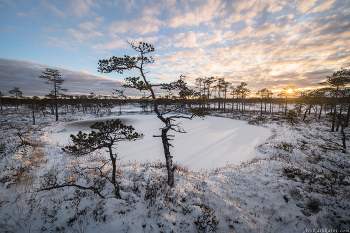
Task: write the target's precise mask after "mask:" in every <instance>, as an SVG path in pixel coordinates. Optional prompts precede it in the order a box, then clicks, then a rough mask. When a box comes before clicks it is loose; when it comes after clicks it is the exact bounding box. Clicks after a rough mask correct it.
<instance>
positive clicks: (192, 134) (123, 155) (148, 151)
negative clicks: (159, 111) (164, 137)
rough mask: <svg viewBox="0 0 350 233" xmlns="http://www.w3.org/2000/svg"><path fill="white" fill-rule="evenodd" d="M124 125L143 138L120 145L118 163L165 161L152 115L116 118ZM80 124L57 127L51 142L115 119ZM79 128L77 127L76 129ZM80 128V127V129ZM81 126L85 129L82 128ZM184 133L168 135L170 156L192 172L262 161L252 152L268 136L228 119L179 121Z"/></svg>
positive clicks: (259, 129)
mask: <svg viewBox="0 0 350 233" xmlns="http://www.w3.org/2000/svg"><path fill="white" fill-rule="evenodd" d="M118 118H119V119H121V120H122V121H123V122H124V124H127V125H128V124H131V125H133V127H134V128H135V131H136V132H139V133H142V134H144V138H143V139H142V140H137V141H135V142H134V141H132V142H121V143H120V144H119V145H118V155H119V158H120V161H123V162H125V161H137V162H147V161H149V162H157V161H164V153H163V147H162V142H161V138H160V137H153V135H159V134H160V130H159V129H160V128H161V127H162V126H163V125H162V124H163V123H162V122H161V121H160V120H159V119H158V118H157V117H156V116H155V115H129V116H119V117H118ZM87 119H89V120H82V121H78V122H75V123H67V124H62V125H59V126H56V127H55V128H52V129H51V130H52V131H53V132H55V133H53V134H52V135H51V136H50V138H51V139H52V140H54V141H57V142H59V143H60V144H61V145H62V146H64V145H67V144H68V143H69V141H68V139H69V135H70V134H74V135H75V134H77V133H78V131H79V130H82V131H83V132H85V133H89V132H90V131H91V129H90V128H89V127H88V125H89V124H93V123H94V122H96V121H101V120H108V119H116V117H110V118H102V119H94V120H91V118H87ZM84 123H85V124H84ZM77 126H78V127H77ZM79 126H80V127H79ZM81 126H84V127H81ZM180 126H181V127H182V128H183V129H185V131H186V132H187V133H177V132H170V133H169V134H170V135H174V136H175V137H172V139H174V141H172V142H171V144H172V145H173V146H174V147H173V148H171V153H172V155H173V156H174V162H175V163H176V164H178V165H181V166H187V167H189V168H190V169H192V170H195V171H200V170H211V169H214V168H216V167H220V166H224V165H226V164H234V165H239V164H240V163H241V162H244V161H247V160H251V159H253V158H255V157H264V155H263V154H262V153H260V152H259V151H258V150H256V149H255V146H257V145H259V144H261V143H263V142H264V141H266V139H268V137H269V136H270V135H271V132H270V130H269V129H267V128H263V127H258V126H254V125H248V124H247V123H246V122H244V121H238V120H232V119H227V118H217V117H205V118H194V119H192V120H182V121H181V125H180Z"/></svg>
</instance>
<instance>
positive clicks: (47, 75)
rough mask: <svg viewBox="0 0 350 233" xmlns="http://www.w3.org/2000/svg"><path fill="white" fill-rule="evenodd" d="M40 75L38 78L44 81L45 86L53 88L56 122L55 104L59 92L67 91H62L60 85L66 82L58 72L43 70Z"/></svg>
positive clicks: (49, 69)
mask: <svg viewBox="0 0 350 233" xmlns="http://www.w3.org/2000/svg"><path fill="white" fill-rule="evenodd" d="M42 73H43V74H42V75H40V76H39V78H42V79H45V84H49V85H51V86H52V87H53V90H51V92H52V94H53V96H54V98H55V109H56V111H55V113H56V121H58V104H57V97H58V96H59V94H60V91H67V90H68V89H63V88H62V84H63V83H64V82H65V81H66V80H64V79H63V78H62V77H61V75H60V71H59V70H55V69H51V68H45V71H42Z"/></svg>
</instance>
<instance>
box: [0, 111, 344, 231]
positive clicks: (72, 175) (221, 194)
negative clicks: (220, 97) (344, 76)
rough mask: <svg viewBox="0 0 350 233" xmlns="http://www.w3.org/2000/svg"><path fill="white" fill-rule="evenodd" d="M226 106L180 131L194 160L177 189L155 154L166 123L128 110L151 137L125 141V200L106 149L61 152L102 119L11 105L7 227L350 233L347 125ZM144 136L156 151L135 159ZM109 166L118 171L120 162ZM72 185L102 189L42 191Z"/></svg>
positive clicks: (3, 141) (0, 224) (0, 153)
mask: <svg viewBox="0 0 350 233" xmlns="http://www.w3.org/2000/svg"><path fill="white" fill-rule="evenodd" d="M130 109H132V107H130ZM118 111H119V108H116V109H115V112H118ZM217 115H218V116H221V117H206V118H205V119H204V120H202V119H200V118H197V119H194V120H192V121H185V120H183V121H182V122H183V123H182V125H181V126H182V127H183V128H184V129H185V130H186V131H188V133H187V134H178V133H176V134H175V133H174V135H175V138H174V139H175V140H174V141H172V142H173V143H174V148H172V150H171V151H172V154H173V156H174V159H175V160H177V159H179V160H178V163H180V164H183V165H184V166H177V169H176V173H175V186H174V187H173V188H169V187H168V185H167V184H166V179H167V175H166V168H165V166H164V164H163V163H161V162H155V161H156V160H158V158H157V157H155V155H152V153H157V152H156V151H157V150H158V149H156V148H159V147H161V142H160V139H159V138H153V135H154V134H156V135H158V134H159V130H158V128H159V126H161V125H159V126H158V122H157V119H156V117H155V116H154V115H127V116H124V115H123V116H121V117H124V118H125V123H126V124H132V125H133V126H134V127H135V129H136V131H137V132H140V133H144V134H145V135H146V136H145V139H142V140H139V141H135V142H130V146H129V145H127V144H129V142H128V143H125V145H123V144H124V142H121V143H120V145H119V147H118V153H119V154H120V157H121V158H122V159H121V160H120V161H118V167H117V179H118V182H119V183H120V187H121V196H122V198H121V199H116V198H115V196H114V195H113V187H112V186H111V185H110V184H109V183H108V182H106V179H103V177H101V176H100V175H99V174H97V173H94V172H91V168H100V167H101V166H103V162H102V161H103V158H104V157H105V156H104V155H103V154H102V153H99V152H94V153H92V154H90V155H88V156H81V157H75V156H72V155H68V154H66V153H64V152H63V151H62V150H61V147H62V144H64V143H66V141H64V140H67V136H68V135H69V134H70V133H74V132H76V131H77V130H79V129H83V128H84V127H86V125H88V124H85V126H84V124H83V125H82V124H79V123H78V124H77V123H74V122H76V121H82V120H85V121H89V120H90V121H94V120H96V116H92V115H83V114H82V113H79V114H76V115H74V116H73V115H65V116H61V117H60V119H61V121H60V122H58V123H56V122H54V117H53V116H46V117H43V116H41V115H39V116H37V122H38V125H36V126H32V125H31V118H30V114H29V113H28V111H26V110H25V109H22V110H20V111H19V112H15V111H10V110H8V111H7V112H5V115H2V116H1V125H0V130H1V135H0V159H1V163H0V231H1V232H88V233H95V232H350V192H349V191H350V186H349V185H350V183H349V175H350V156H349V152H350V151H349V150H348V151H347V153H343V152H342V149H341V146H340V145H339V144H340V133H339V132H334V133H330V132H329V124H328V123H327V122H326V120H325V119H321V121H318V120H316V119H314V118H313V117H312V116H308V118H307V122H302V121H299V123H298V124H295V125H290V124H289V123H288V121H287V120H286V119H284V117H283V116H279V115H265V116H263V117H260V116H259V115H251V114H248V113H245V114H242V113H235V114H233V115H232V114H231V113H229V114H217ZM105 117H111V118H115V117H119V116H117V115H111V116H104V118H105ZM228 117H233V118H235V119H242V121H237V120H233V119H228ZM140 119H149V120H147V121H146V120H140ZM248 121H249V123H250V124H251V125H248V124H247V122H248ZM145 122H146V124H144V123H145ZM85 129H86V128H85ZM65 130H67V131H65ZM70 130H71V131H70ZM346 133H347V134H349V131H348V129H346ZM18 134H20V135H22V137H23V138H24V139H25V140H24V143H23V144H24V145H20V144H21V140H20V139H19V137H18ZM236 134H237V135H242V136H241V137H240V136H236ZM243 136H246V139H244V138H243ZM257 138H258V139H257ZM213 140H217V142H216V143H212V141H213ZM239 140H242V141H241V142H242V143H243V144H244V148H245V149H244V150H241V151H242V153H241V152H239V151H240V149H239V148H237V147H233V145H240V146H241V145H242V143H240V141H239ZM256 140H261V141H259V142H255V141H256ZM202 141H204V142H202ZM247 141H248V142H247ZM245 142H246V143H245ZM153 143H154V144H153ZM143 144H144V145H143ZM158 144H159V145H158ZM232 144H233V145H232ZM347 144H348V146H350V145H349V143H348V141H347ZM141 145H143V146H145V148H149V152H147V153H144V154H141V155H139V156H140V158H139V157H138V156H136V154H135V156H136V157H135V158H134V157H132V156H134V155H130V154H131V150H135V151H136V152H137V153H138V150H139V147H141ZM253 145H256V146H253ZM123 146H125V147H124V148H123ZM184 146H186V147H187V148H186V149H185V148H183V147H184ZM231 146H232V148H231ZM133 147H135V148H133ZM229 148H230V149H229ZM254 148H255V149H254ZM195 149H199V151H198V152H195V151H193V150H195ZM231 149H232V151H231ZM144 150H145V149H144ZM247 150H250V152H249V153H248V152H246V151H247ZM136 152H135V153H136ZM231 152H232V153H231ZM197 153H200V154H201V155H200V156H199V157H200V158H202V160H200V161H198V162H199V164H197V163H196V160H197V157H196V156H198V155H197ZM228 153H229V154H228ZM244 153H246V154H244ZM184 154H186V155H188V156H187V157H186V156H183V155H184ZM236 154H244V156H245V159H241V158H242V156H241V157H237V156H236ZM162 155H163V154H162V153H161V152H160V156H159V160H160V161H163V160H162ZM210 155H211V157H210ZM128 156H131V157H128ZM152 156H154V157H152ZM157 156H158V155H157ZM181 156H183V157H181ZM202 156H203V157H202ZM205 156H209V159H208V157H207V158H206V157H205ZM249 156H252V157H250V158H252V159H250V158H249ZM223 157H224V158H225V160H224V161H222V160H221V158H223ZM136 158H137V159H136ZM149 158H152V160H151V159H149ZM183 158H185V159H184V160H183ZM186 158H190V159H193V160H194V161H195V162H194V163H191V161H189V162H188V163H187V161H186ZM237 158H239V160H237ZM138 159H140V160H138ZM228 159H232V160H230V161H231V162H229V163H227V162H226V161H228ZM146 160H148V162H142V161H146ZM217 160H220V161H217ZM138 161H139V162H138ZM140 161H141V162H140ZM238 161H245V162H243V163H237V162H238ZM221 165H223V166H221ZM216 166H220V167H218V168H214V169H212V170H209V169H210V168H212V167H216ZM193 168H194V170H192V169H193ZM200 168H205V169H204V170H200ZM103 169H105V170H104V172H105V171H106V172H107V173H103V174H110V173H108V171H109V169H110V166H108V165H104V167H103ZM94 171H97V170H96V169H95V170H94ZM101 174H102V173H101ZM67 182H68V183H69V182H75V183H77V184H79V185H81V186H84V187H89V186H90V187H95V188H98V190H100V194H102V196H103V197H101V196H98V195H96V194H95V193H94V192H93V191H92V190H91V189H90V190H89V189H87V190H82V189H78V188H75V187H64V188H59V189H52V190H47V191H38V190H39V189H43V188H44V187H48V186H50V184H63V183H67Z"/></svg>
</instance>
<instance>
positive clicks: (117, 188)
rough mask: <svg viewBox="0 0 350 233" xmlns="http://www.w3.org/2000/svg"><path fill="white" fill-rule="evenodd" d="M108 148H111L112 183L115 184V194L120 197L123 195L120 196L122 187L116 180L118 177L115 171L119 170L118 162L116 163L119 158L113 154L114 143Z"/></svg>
mask: <svg viewBox="0 0 350 233" xmlns="http://www.w3.org/2000/svg"><path fill="white" fill-rule="evenodd" d="M108 150H109V157H110V159H111V161H112V184H113V185H114V195H115V197H116V198H118V199H120V198H121V196H120V187H119V184H118V182H117V181H116V178H115V173H116V172H117V164H116V161H117V158H115V157H114V156H113V153H112V145H111V146H109V147H108Z"/></svg>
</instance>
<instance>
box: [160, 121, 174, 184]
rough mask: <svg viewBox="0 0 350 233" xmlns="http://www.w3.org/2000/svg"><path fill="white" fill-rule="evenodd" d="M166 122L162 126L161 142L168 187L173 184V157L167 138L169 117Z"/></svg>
mask: <svg viewBox="0 0 350 233" xmlns="http://www.w3.org/2000/svg"><path fill="white" fill-rule="evenodd" d="M166 121H167V122H168V123H167V124H166V126H165V127H164V128H162V143H163V149H164V156H165V161H166V168H167V170H168V184H169V186H170V187H173V186H174V171H175V169H174V166H173V157H172V156H171V154H170V150H169V149H170V144H169V139H168V135H167V133H168V131H169V129H170V119H166Z"/></svg>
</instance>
